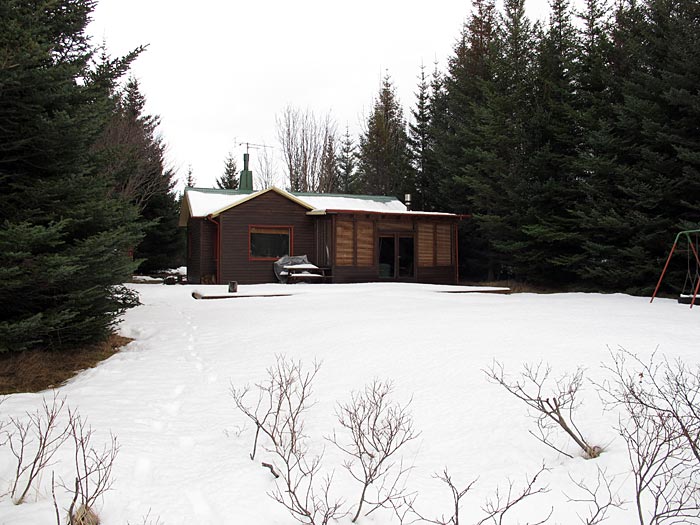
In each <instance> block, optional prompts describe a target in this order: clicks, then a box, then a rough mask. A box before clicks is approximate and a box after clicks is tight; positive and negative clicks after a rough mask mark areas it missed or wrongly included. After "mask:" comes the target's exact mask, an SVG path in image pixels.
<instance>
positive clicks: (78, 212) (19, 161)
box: [0, 0, 141, 352]
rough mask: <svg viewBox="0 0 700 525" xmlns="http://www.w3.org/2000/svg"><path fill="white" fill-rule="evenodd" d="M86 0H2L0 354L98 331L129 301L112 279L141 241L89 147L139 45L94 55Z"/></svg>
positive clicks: (118, 279) (95, 336) (88, 337)
mask: <svg viewBox="0 0 700 525" xmlns="http://www.w3.org/2000/svg"><path fill="white" fill-rule="evenodd" d="M93 7H94V2H92V1H89V0H60V1H48V0H39V1H35V2H26V1H24V0H7V1H4V2H2V3H0V55H1V56H3V57H4V58H3V62H4V63H5V64H11V65H12V67H0V86H2V87H1V89H2V97H0V122H2V125H1V126H0V305H2V306H0V309H1V314H0V319H1V320H0V352H6V351H18V350H24V349H28V348H36V347H43V348H54V349H61V348H65V347H68V346H73V345H77V344H82V343H88V342H93V341H96V340H99V339H101V338H104V337H105V336H107V335H108V334H109V332H110V330H111V329H112V327H113V326H114V325H115V324H116V323H117V321H118V317H119V315H120V314H121V313H122V312H123V311H124V310H125V309H126V308H129V307H131V306H133V305H134V304H136V302H137V298H136V297H135V295H134V294H133V293H132V292H130V291H129V290H128V289H126V288H124V287H123V286H121V284H120V283H123V282H124V281H125V280H127V279H128V278H129V276H130V275H131V272H132V271H133V269H134V263H133V262H132V260H131V258H130V257H129V256H128V252H129V250H130V249H131V248H133V247H134V246H135V245H136V244H137V243H138V241H139V239H140V234H141V232H140V227H139V225H138V222H137V219H138V214H137V210H136V208H135V207H134V206H133V205H132V204H131V203H129V202H127V201H126V200H125V199H123V198H122V197H121V196H119V195H116V194H114V192H113V191H112V180H110V179H109V177H108V176H107V175H105V174H104V173H103V172H100V170H99V166H100V165H99V162H98V159H96V158H95V154H94V152H93V145H94V144H95V143H96V141H97V139H98V138H99V137H100V135H101V133H102V131H103V130H104V128H105V126H106V124H107V122H108V119H109V118H110V115H111V112H112V110H113V104H112V99H111V98H110V94H111V92H112V90H113V87H114V85H115V83H116V80H117V79H118V78H119V77H120V76H121V75H123V74H124V73H125V72H126V70H127V68H128V65H129V63H130V62H131V61H132V60H133V59H134V58H135V56H136V55H137V54H138V50H137V51H135V52H134V53H131V54H129V55H128V56H126V57H124V58H120V59H116V60H110V61H108V62H105V63H101V64H100V66H99V67H92V66H91V63H93V62H94V61H96V59H97V56H96V53H97V52H96V50H95V49H94V48H93V47H92V46H91V45H90V42H89V40H88V38H87V36H86V34H85V27H86V25H87V23H88V21H89V15H90V12H91V11H92V9H93Z"/></svg>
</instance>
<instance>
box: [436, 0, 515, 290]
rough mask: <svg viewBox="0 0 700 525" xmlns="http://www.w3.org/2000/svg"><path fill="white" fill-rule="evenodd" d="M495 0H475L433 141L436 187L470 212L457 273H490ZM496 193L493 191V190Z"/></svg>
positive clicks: (496, 172) (495, 165)
mask: <svg viewBox="0 0 700 525" xmlns="http://www.w3.org/2000/svg"><path fill="white" fill-rule="evenodd" d="M495 9H496V8H495V3H494V1H493V0H477V1H475V2H474V8H473V12H472V14H471V15H470V17H469V19H468V20H467V23H466V24H465V26H464V28H463V30H462V34H461V37H460V40H459V42H458V44H457V46H456V47H455V52H454V55H453V56H452V57H451V59H450V61H449V71H448V74H447V76H446V78H445V108H446V110H445V117H446V118H445V121H444V127H443V129H442V130H441V134H440V135H439V138H438V141H439V143H438V144H437V145H436V153H437V156H438V159H439V162H440V168H439V169H440V172H441V173H442V177H443V178H442V181H441V186H442V188H441V191H442V193H443V195H444V196H445V203H446V204H447V208H448V209H449V210H450V211H454V212H457V213H470V214H472V216H473V220H471V221H469V222H467V223H464V224H462V225H461V232H462V235H461V239H468V242H465V243H463V244H462V245H460V258H461V261H460V265H461V267H462V274H463V275H469V276H471V277H477V278H488V277H493V275H494V270H495V264H496V261H495V260H494V257H493V250H492V247H491V243H490V239H489V236H488V234H487V232H486V231H485V230H484V229H483V228H482V225H483V224H484V222H483V219H484V218H485V217H486V216H487V215H489V214H493V213H494V210H493V202H492V198H493V195H494V192H493V191H492V188H493V187H494V185H497V184H498V182H497V178H498V177H500V175H501V174H502V166H501V164H502V159H500V158H499V157H498V156H497V155H496V151H495V146H496V144H497V143H498V141H499V140H500V138H499V137H498V136H496V135H495V134H494V131H495V126H494V124H495V114H494V107H493V102H492V101H493V98H494V91H495V65H496V57H497V56H498V34H497V20H496V10H495ZM495 194H496V195H499V194H500V193H499V192H498V191H497V192H496V193H495Z"/></svg>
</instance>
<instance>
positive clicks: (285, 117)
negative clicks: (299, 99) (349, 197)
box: [276, 106, 336, 191]
mask: <svg viewBox="0 0 700 525" xmlns="http://www.w3.org/2000/svg"><path fill="white" fill-rule="evenodd" d="M276 121H277V138H278V140H279V142H280V146H281V148H282V158H283V159H284V163H285V164H286V167H287V170H288V172H289V184H290V188H291V190H292V191H328V188H329V182H328V180H326V179H327V178H328V176H329V175H328V174H332V176H335V173H334V170H328V169H327V167H324V164H327V163H328V162H329V160H331V159H330V157H331V156H330V155H329V152H330V151H331V149H333V153H334V154H335V149H334V148H335V146H334V144H335V142H336V141H335V137H336V124H335V122H334V121H333V119H332V118H331V116H330V115H326V116H325V117H321V118H317V117H316V116H315V115H314V113H313V112H311V111H308V110H307V111H301V110H300V109H298V108H294V107H292V106H287V107H286V108H284V110H283V111H282V113H281V114H280V115H278V116H277V118H276ZM334 154H333V155H332V157H333V159H334V158H335V157H334Z"/></svg>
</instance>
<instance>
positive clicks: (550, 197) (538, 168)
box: [514, 0, 586, 286]
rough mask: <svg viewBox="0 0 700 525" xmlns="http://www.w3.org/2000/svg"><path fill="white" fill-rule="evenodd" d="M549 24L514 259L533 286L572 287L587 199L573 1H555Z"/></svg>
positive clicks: (542, 39) (541, 45)
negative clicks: (582, 203)
mask: <svg viewBox="0 0 700 525" xmlns="http://www.w3.org/2000/svg"><path fill="white" fill-rule="evenodd" d="M550 5H551V9H552V13H551V15H550V24H549V27H548V28H547V29H546V31H545V32H543V33H541V34H540V35H539V36H538V44H537V55H538V56H537V63H536V67H537V71H536V75H537V78H536V86H537V89H536V92H535V106H534V107H535V111H534V113H533V116H532V119H531V121H530V130H529V132H530V134H531V137H532V138H533V150H532V153H531V157H530V160H529V171H530V177H529V184H528V187H527V190H528V193H527V194H526V198H527V200H528V202H529V209H528V211H527V213H526V215H525V216H524V217H523V219H524V220H523V225H522V228H521V230H522V233H523V234H524V237H523V240H522V242H521V243H520V249H519V250H518V251H517V252H516V253H514V261H515V264H516V266H517V268H518V271H519V273H520V275H526V276H527V278H528V279H530V280H532V281H534V282H541V283H542V282H547V283H551V284H555V285H558V286H561V285H570V284H571V283H572V282H575V279H576V275H577V271H578V269H579V268H580V266H581V265H582V264H583V263H584V261H585V254H584V252H583V249H582V242H583V239H582V237H581V234H580V228H579V223H578V220H577V218H576V215H575V213H574V212H573V211H572V208H573V206H574V203H576V202H578V201H579V200H580V199H583V198H585V189H584V186H583V180H584V178H585V175H586V174H585V173H584V172H582V171H581V170H580V165H579V163H578V154H579V148H580V145H581V142H582V130H581V126H580V118H579V115H578V112H577V107H576V78H575V70H576V59H577V45H578V42H577V34H576V31H575V29H574V26H573V24H572V21H571V8H570V6H569V3H568V0H552V2H551V4H550Z"/></svg>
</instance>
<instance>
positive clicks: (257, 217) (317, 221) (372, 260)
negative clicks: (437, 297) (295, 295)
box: [180, 187, 461, 284]
mask: <svg viewBox="0 0 700 525" xmlns="http://www.w3.org/2000/svg"><path fill="white" fill-rule="evenodd" d="M460 219H461V217H460V216H459V215H454V214H450V213H429V212H420V211H409V210H408V209H407V208H406V206H405V205H404V204H403V203H401V201H399V200H398V199H396V198H394V197H383V196H365V195H329V194H312V193H289V192H287V191H284V190H281V189H279V188H275V187H272V188H268V189H266V190H261V191H250V190H249V191H239V190H216V189H201V188H187V189H186V190H185V195H184V197H183V200H182V208H181V211H180V226H186V227H187V279H188V281H189V282H190V283H203V284H224V283H227V282H229V281H238V282H239V283H242V284H252V283H266V282H275V281H276V278H275V275H274V271H273V263H274V261H276V260H277V259H278V258H279V257H281V256H283V255H307V256H308V258H309V260H310V261H311V262H312V263H313V264H315V265H316V266H319V267H322V268H326V269H327V271H326V274H327V275H328V276H329V279H330V280H331V281H332V282H336V283H350V282H371V281H409V282H420V283H440V284H452V283H456V282H457V280H458V274H457V269H458V266H457V223H458V222H459V221H460Z"/></svg>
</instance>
